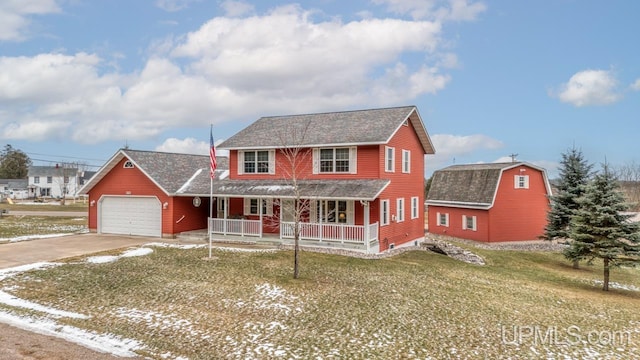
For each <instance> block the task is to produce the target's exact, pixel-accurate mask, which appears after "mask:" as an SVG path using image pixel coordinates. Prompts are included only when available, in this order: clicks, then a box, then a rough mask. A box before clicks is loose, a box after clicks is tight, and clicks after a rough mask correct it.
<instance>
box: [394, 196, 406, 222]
mask: <svg viewBox="0 0 640 360" xmlns="http://www.w3.org/2000/svg"><path fill="white" fill-rule="evenodd" d="M396 221H397V222H403V221H404V198H397V199H396Z"/></svg>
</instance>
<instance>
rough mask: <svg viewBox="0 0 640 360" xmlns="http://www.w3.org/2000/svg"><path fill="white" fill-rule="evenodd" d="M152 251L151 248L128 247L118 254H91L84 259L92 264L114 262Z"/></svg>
mask: <svg viewBox="0 0 640 360" xmlns="http://www.w3.org/2000/svg"><path fill="white" fill-rule="evenodd" d="M152 252H153V249H150V248H146V247H141V248H135V249H129V250H127V251H125V252H123V253H122V254H120V255H103V256H91V257H88V258H87V259H86V261H87V262H88V263H92V264H104V263H109V262H114V261H116V260H118V259H120V258H125V257H134V256H144V255H149V254H151V253H152Z"/></svg>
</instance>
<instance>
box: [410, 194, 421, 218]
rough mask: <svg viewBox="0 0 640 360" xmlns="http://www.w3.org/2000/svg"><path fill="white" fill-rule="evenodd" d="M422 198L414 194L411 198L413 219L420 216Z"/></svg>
mask: <svg viewBox="0 0 640 360" xmlns="http://www.w3.org/2000/svg"><path fill="white" fill-rule="evenodd" d="M419 200H420V198H418V197H417V196H414V197H412V198H411V218H412V219H417V218H419V217H420V215H419V213H418V202H419Z"/></svg>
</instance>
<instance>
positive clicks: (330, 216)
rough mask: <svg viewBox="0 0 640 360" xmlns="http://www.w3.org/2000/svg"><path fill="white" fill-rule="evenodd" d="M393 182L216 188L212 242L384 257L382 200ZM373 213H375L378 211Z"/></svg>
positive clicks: (247, 184) (231, 184)
mask: <svg viewBox="0 0 640 360" xmlns="http://www.w3.org/2000/svg"><path fill="white" fill-rule="evenodd" d="M387 185H388V180H313V181H311V180H303V181H299V182H298V183H297V187H294V186H293V185H292V184H291V183H290V182H288V181H265V180H244V181H228V182H220V183H219V184H218V186H216V185H215V184H214V186H213V187H214V189H213V195H214V197H215V198H214V200H213V208H212V211H211V216H210V217H209V219H208V234H209V237H210V239H211V240H217V239H220V238H222V239H221V240H224V241H234V239H235V240H236V241H241V242H258V241H270V242H273V241H277V242H278V243H281V244H290V243H293V242H294V241H295V238H296V235H297V238H298V240H299V244H301V245H303V246H327V247H340V248H345V249H359V250H364V251H367V252H375V253H377V252H378V251H379V211H378V209H379V207H378V200H377V196H378V194H379V193H380V192H381V191H382V190H383V189H384V188H385V187H386V186H387ZM372 209H373V210H372Z"/></svg>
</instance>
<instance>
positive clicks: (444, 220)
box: [436, 213, 449, 227]
mask: <svg viewBox="0 0 640 360" xmlns="http://www.w3.org/2000/svg"><path fill="white" fill-rule="evenodd" d="M436 221H437V225H438V226H446V227H449V214H448V213H437V214H436Z"/></svg>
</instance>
